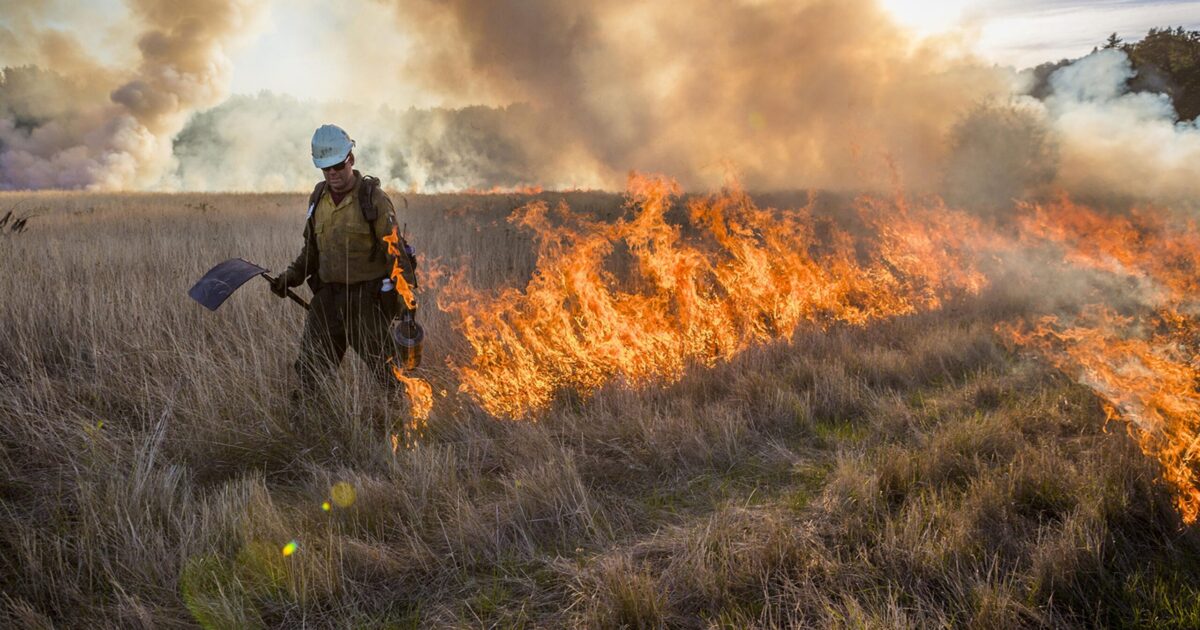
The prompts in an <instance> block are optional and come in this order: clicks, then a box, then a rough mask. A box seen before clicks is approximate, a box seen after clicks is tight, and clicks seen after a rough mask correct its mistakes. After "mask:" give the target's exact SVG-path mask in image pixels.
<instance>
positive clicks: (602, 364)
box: [439, 174, 985, 418]
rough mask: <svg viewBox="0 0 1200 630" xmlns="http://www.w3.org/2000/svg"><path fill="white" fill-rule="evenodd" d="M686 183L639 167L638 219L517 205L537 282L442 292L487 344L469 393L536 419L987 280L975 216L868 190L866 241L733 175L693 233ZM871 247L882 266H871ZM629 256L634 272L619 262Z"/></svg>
mask: <svg viewBox="0 0 1200 630" xmlns="http://www.w3.org/2000/svg"><path fill="white" fill-rule="evenodd" d="M679 194H680V191H679V187H678V185H677V184H676V183H675V182H673V181H671V180H668V179H663V178H656V177H643V176H640V175H637V174H631V175H630V178H629V186H628V192H627V199H628V201H627V208H628V210H629V211H630V214H631V217H630V218H628V219H622V220H619V221H617V222H615V223H611V224H610V223H602V222H597V221H592V220H589V219H588V218H586V217H584V216H582V215H579V214H575V213H573V212H572V211H571V210H570V208H568V207H567V206H566V205H565V204H560V205H559V207H558V208H557V209H555V210H554V211H553V212H552V211H551V210H550V208H549V207H548V205H547V204H546V203H545V202H543V201H534V202H532V203H530V204H528V205H526V206H525V207H523V208H521V209H520V210H518V211H517V212H515V213H514V214H513V216H512V217H510V219H509V220H510V222H512V223H515V224H517V225H519V226H521V227H524V228H526V229H529V230H531V231H532V232H533V235H534V239H535V243H536V245H537V249H538V259H537V263H536V269H535V271H534V274H533V278H532V280H531V281H530V283H529V285H528V286H527V287H525V289H523V290H519V289H515V288H507V289H503V290H501V291H499V292H498V293H495V294H487V293H485V292H483V291H480V290H477V289H475V288H473V287H471V286H470V285H469V284H468V283H467V282H466V279H465V278H466V276H465V273H463V272H461V271H460V273H459V274H458V275H457V276H456V277H454V278H452V279H451V280H450V282H449V285H448V286H447V287H446V288H445V289H444V291H443V293H442V296H441V298H440V302H439V306H440V307H441V308H442V309H443V310H444V311H446V312H448V313H450V314H451V315H453V316H454V317H455V320H456V326H457V327H458V328H459V329H460V330H461V331H462V332H463V334H464V335H465V337H466V339H467V341H468V342H469V343H470V345H471V348H472V349H473V354H474V356H473V357H472V358H471V361H470V362H469V363H462V364H457V363H456V364H452V367H453V368H454V370H455V372H456V373H457V374H458V376H459V379H460V383H461V385H460V390H461V391H463V392H465V393H466V394H468V395H469V396H471V397H472V398H474V399H475V400H476V401H478V402H479V404H480V405H481V406H483V407H484V409H486V410H487V411H488V412H490V413H492V414H494V415H498V416H508V417H514V418H519V417H528V416H529V415H530V414H532V413H534V412H536V411H537V410H540V409H542V408H544V407H545V406H546V405H548V404H549V402H550V401H551V400H552V398H553V397H554V394H555V392H556V391H558V390H559V389H561V388H570V389H574V390H577V391H580V392H583V393H585V394H586V393H587V392H592V391H594V390H596V389H597V388H598V387H600V386H601V385H603V384H605V383H607V382H609V381H611V380H613V379H614V378H620V379H624V380H625V381H626V382H629V383H631V384H641V383H646V382H650V381H667V382H670V381H672V380H675V379H678V378H679V377H680V376H681V375H682V373H683V371H684V370H685V369H686V367H687V366H688V365H689V364H692V363H698V364H701V365H713V364H714V363H715V362H717V361H721V360H726V359H729V358H730V357H732V356H734V355H735V354H737V353H738V352H740V351H742V350H744V349H746V348H747V347H749V346H751V345H753V344H756V343H762V342H765V341H769V340H772V339H787V338H790V337H791V336H792V334H793V332H794V330H795V329H796V327H797V326H798V325H800V324H802V323H810V324H815V325H818V326H828V325H831V324H834V323H837V322H844V323H849V324H855V325H861V324H864V323H867V322H869V321H872V320H876V319H879V318H883V317H891V316H896V315H902V314H906V313H912V312H915V311H918V310H925V309H931V308H937V307H938V306H940V305H941V303H942V301H943V300H944V299H946V298H947V297H949V296H951V295H954V294H958V293H971V292H977V291H978V290H979V289H980V288H981V287H982V286H983V285H984V284H985V279H984V277H983V275H982V274H981V273H980V272H978V271H977V270H976V269H975V267H974V265H973V263H972V262H971V257H970V256H969V255H967V251H966V250H967V243H966V241H965V238H966V237H965V236H964V237H956V236H953V235H969V234H975V233H978V229H977V228H976V226H975V221H974V220H973V219H971V218H970V217H968V216H966V215H964V214H962V213H957V212H953V211H950V210H947V209H946V208H945V207H943V206H940V205H939V206H937V207H935V208H934V209H933V210H932V211H926V210H915V209H912V208H910V207H909V206H908V205H907V204H906V203H904V202H903V201H901V202H899V203H895V204H888V203H884V202H881V201H876V200H869V199H862V200H860V202H859V204H858V208H859V212H860V214H861V218H862V219H863V221H864V222H865V223H867V224H869V225H871V226H873V227H875V228H876V229H877V232H878V234H879V237H878V238H877V240H876V241H873V242H869V243H867V242H863V241H861V240H856V239H855V238H853V237H852V236H851V235H850V234H849V233H847V232H845V231H843V230H840V229H838V228H836V227H834V226H832V225H831V224H830V225H827V224H825V223H819V224H818V223H816V222H814V220H813V217H812V209H813V202H811V201H810V203H809V205H808V206H806V207H804V208H801V209H798V210H791V211H782V212H781V211H778V210H774V209H761V208H759V207H757V206H756V205H755V204H754V203H753V201H752V200H751V199H750V197H749V196H748V195H746V194H745V193H744V192H742V191H741V190H740V189H739V188H737V187H736V186H731V187H730V188H728V189H727V190H725V191H723V192H722V193H720V194H717V195H713V196H710V197H706V198H697V199H692V200H690V201H689V202H688V203H687V204H686V206H687V213H688V216H689V217H690V226H691V227H693V228H695V230H694V231H695V232H697V234H696V235H694V236H687V237H685V236H684V232H683V228H682V227H681V226H677V225H673V224H672V223H670V222H669V221H668V220H667V218H666V214H667V212H668V211H669V210H670V209H671V207H672V201H673V200H674V199H675V198H676V197H678V196H679ZM930 225H933V226H935V227H936V228H937V229H939V230H941V233H940V234H937V235H935V234H933V233H931V232H930V231H929V229H930V228H929V226H930ZM817 228H828V229H827V230H824V233H823V234H817V233H816V232H815V231H814V230H815V229H817ZM947 235H951V236H947ZM863 247H867V248H870V249H873V254H874V255H873V256H871V257H870V258H872V259H873V260H874V262H872V263H869V264H864V263H860V262H859V258H860V255H859V254H860V251H859V250H860V249H861V248H863ZM622 252H628V255H627V256H626V258H627V260H626V261H624V262H626V263H627V266H628V267H630V271H629V274H628V275H630V276H632V280H631V281H630V282H627V283H622V282H619V281H618V274H616V273H615V272H614V271H613V268H614V266H615V265H620V264H622V259H621V257H620V256H619V253H622Z"/></svg>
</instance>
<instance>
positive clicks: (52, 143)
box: [0, 0, 261, 189]
mask: <svg viewBox="0 0 1200 630" xmlns="http://www.w3.org/2000/svg"><path fill="white" fill-rule="evenodd" d="M260 4H261V3H260V2H258V0H190V1H186V2H185V1H182V0H131V1H130V2H129V3H128V11H129V16H128V23H126V24H124V25H122V26H123V27H124V28H125V29H129V28H131V27H133V26H135V25H136V28H137V30H136V31H134V32H135V33H136V35H135V36H134V37H132V39H131V41H132V42H134V43H135V45H136V47H135V48H134V49H132V50H116V51H111V54H110V56H112V57H113V58H114V59H115V61H117V62H118V64H119V65H120V66H121V67H122V68H128V69H116V68H117V64H114V65H112V66H109V65H105V64H103V63H101V62H100V61H98V60H97V59H98V58H100V57H101V56H102V55H100V54H99V53H100V52H101V51H98V50H94V49H90V48H89V47H88V46H87V45H86V44H85V43H84V42H83V41H81V39H79V36H77V35H75V34H74V33H80V34H82V33H85V32H87V31H88V30H89V28H88V25H87V24H85V23H79V22H77V20H78V18H74V19H75V20H76V23H75V24H74V28H72V29H71V31H70V32H68V31H66V30H57V29H54V28H48V27H44V26H43V24H47V23H53V22H54V21H55V20H54V18H55V17H56V15H55V14H56V13H62V12H63V9H64V7H62V6H59V5H58V3H56V2H33V3H12V2H6V3H5V17H6V18H10V16H11V20H12V22H11V25H12V26H11V27H10V28H8V29H6V30H4V31H3V33H0V50H2V51H4V53H5V58H6V59H11V58H15V57H16V55H17V54H18V53H25V52H28V51H32V57H33V58H32V59H30V60H28V63H29V64H30V65H27V66H20V67H7V68H5V69H4V70H3V74H2V75H0V188H5V189H13V188H18V189H20V188H101V189H121V188H145V187H149V186H153V185H155V184H157V183H158V182H159V181H160V179H161V177H162V175H163V174H164V173H166V172H168V171H169V170H170V169H171V166H172V155H171V139H172V137H173V136H174V135H175V134H177V133H178V132H179V131H180V130H181V129H182V128H183V126H184V124H185V123H186V122H187V119H188V117H189V116H190V115H191V114H192V113H193V112H195V111H197V110H198V109H202V108H206V107H211V106H213V105H216V104H217V103H219V102H220V101H221V100H222V99H223V98H224V97H225V95H226V90H227V88H228V83H229V75H230V71H231V68H230V64H229V61H228V58H227V57H226V54H225V53H226V49H227V48H228V47H229V46H230V45H231V44H232V43H233V42H234V41H235V40H236V39H237V38H239V37H240V36H243V35H245V34H247V33H248V32H250V31H251V30H252V28H253V24H254V22H255V19H256V17H257V15H258V14H259V10H260V6H259V5H260ZM9 5H12V6H9ZM10 10H11V13H10V12H9V11H10ZM86 12H87V10H86V9H84V10H83V13H84V14H85V15H86ZM105 52H109V51H105Z"/></svg>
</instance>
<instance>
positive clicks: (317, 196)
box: [305, 180, 325, 232]
mask: <svg viewBox="0 0 1200 630" xmlns="http://www.w3.org/2000/svg"><path fill="white" fill-rule="evenodd" d="M324 194H325V180H321V181H319V182H317V185H316V187H315V188H313V191H312V194H311V195H309V196H308V217H306V218H305V222H306V223H305V228H307V229H308V230H309V231H310V232H311V231H312V224H313V214H314V213H315V212H316V211H317V203H319V202H320V201H321V195H324Z"/></svg>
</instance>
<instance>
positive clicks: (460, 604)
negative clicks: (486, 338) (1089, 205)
mask: <svg viewBox="0 0 1200 630" xmlns="http://www.w3.org/2000/svg"><path fill="white" fill-rule="evenodd" d="M408 201H409V206H408V208H407V209H404V207H403V203H399V202H398V205H400V206H401V216H402V220H403V221H407V223H408V228H409V232H410V233H411V234H412V237H413V238H412V241H413V242H414V244H415V245H416V246H417V247H418V248H420V249H421V251H422V252H423V254H424V255H425V256H426V257H427V258H440V259H441V260H442V261H443V262H445V263H449V262H450V261H453V260H455V259H457V258H458V257H459V256H462V255H464V254H469V255H471V256H472V258H473V265H472V273H473V274H474V276H475V277H474V280H475V281H476V282H478V283H481V284H492V285H498V284H502V283H514V282H521V281H522V280H523V279H524V278H525V277H526V276H527V274H528V273H529V270H530V268H531V266H532V262H533V261H532V259H531V254H530V251H529V247H528V242H527V239H526V237H525V236H523V235H521V234H519V233H517V232H515V231H513V230H512V229H511V228H510V227H509V226H507V224H505V223H504V221H503V218H504V216H505V215H506V214H507V212H508V211H510V210H511V209H512V208H514V207H516V206H517V205H519V204H520V203H521V202H522V199H520V198H518V197H515V196H491V197H464V196H422V197H414V198H411V199H409V200H408ZM570 201H571V203H572V205H573V206H574V207H576V208H583V209H587V210H589V211H591V212H594V213H596V214H598V215H601V216H613V215H615V213H616V212H617V207H618V203H617V201H618V200H617V198H616V197H614V196H610V195H601V194H584V193H580V194H574V195H571V199H570ZM17 202H21V203H24V204H26V205H29V206H33V205H36V206H39V207H45V208H46V209H47V210H46V212H45V213H44V214H42V215H41V216H39V217H38V219H37V221H36V222H31V223H30V225H29V228H28V229H27V231H26V232H25V233H23V234H19V235H15V236H14V237H13V238H0V295H2V296H3V299H0V331H2V333H0V508H2V509H0V586H2V588H0V591H2V594H0V625H11V626H14V627H147V628H150V627H153V628H161V627H175V626H195V625H201V626H205V627H212V628H235V627H237V628H240V627H262V626H269V627H297V626H301V625H304V626H308V627H393V628H395V627H416V626H422V627H424V626H429V627H445V626H451V627H480V626H483V627H522V626H524V627H561V626H583V627H612V628H617V627H630V628H656V627H683V628H693V627H695V628H701V627H730V628H742V627H793V626H796V625H809V626H818V627H820V626H833V627H880V628H894V627H931V626H935V627H936V626H956V627H957V626H970V627H998V628H999V627H1003V628H1008V627H1020V626H1031V627H1069V626H1078V627H1085V626H1093V625H1106V626H1124V625H1157V626H1175V627H1196V626H1197V625H1200V604H1198V603H1197V602H1200V568H1198V567H1200V544H1198V543H1200V541H1198V539H1197V536H1196V534H1195V532H1194V531H1190V530H1187V529H1184V528H1183V526H1182V524H1181V523H1180V522H1179V518H1178V516H1177V515H1176V514H1175V513H1174V512H1173V510H1172V508H1171V502H1170V498H1169V497H1168V496H1167V493H1166V490H1165V489H1164V488H1163V487H1161V485H1160V484H1158V483H1156V482H1155V481H1154V479H1155V475H1156V471H1155V468H1154V464H1153V463H1152V462H1150V461H1149V460H1147V459H1146V458H1145V457H1143V456H1142V455H1141V454H1140V453H1139V452H1138V451H1137V449H1136V447H1135V446H1133V445H1132V444H1131V443H1130V441H1129V440H1128V439H1127V438H1126V437H1125V435H1124V434H1123V432H1121V431H1110V432H1106V431H1105V430H1104V429H1105V423H1104V414H1103V411H1102V410H1101V408H1100V405H1099V403H1098V402H1097V401H1096V400H1095V399H1094V397H1093V396H1092V395H1091V394H1090V393H1089V392H1088V391H1087V390H1086V389H1085V388H1083V387H1080V386H1078V385H1076V384H1074V383H1072V382H1071V381H1069V380H1068V379H1066V378H1064V377H1063V376H1061V375H1058V374H1055V373H1053V372H1051V371H1050V370H1048V369H1047V368H1045V367H1044V366H1042V365H1040V364H1038V363H1036V362H1034V361H1032V360H1030V359H1027V358H1026V357H1023V356H1019V355H1014V354H1010V353H1009V352H1008V351H1006V350H1005V349H1004V348H1003V347H1001V346H1000V345H998V343H997V342H996V340H995V339H994V338H993V334H992V333H991V330H992V325H993V324H994V323H995V321H997V320H998V319H1000V318H1003V317H1007V316H1008V315H1010V314H1012V313H1017V312H1024V311H1027V310H1029V309H1031V308H1034V306H1033V304H1034V302H1033V300H1032V298H1030V297H1028V296H1029V295H1036V294H1037V292H1036V291H1030V292H1026V291H1017V290H1013V289H1011V288H1008V287H1004V288H1003V290H999V289H998V290H996V291H993V292H991V293H989V294H988V295H985V296H983V297H981V298H979V299H975V300H972V301H970V302H965V303H961V304H955V305H953V307H952V308H949V309H947V310H946V311H944V312H940V313H934V314H928V315H922V316H914V317H909V318H905V319H901V320H897V321H892V322H884V323H881V324H878V325H875V326H872V327H870V328H866V329H834V330H832V331H829V332H827V333H819V332H816V331H802V332H801V333H800V334H798V335H797V337H796V339H795V340H794V341H793V342H791V343H779V344H776V345H773V346H769V347H764V348H760V349H757V350H755V351H753V352H749V353H746V354H744V355H742V356H740V357H738V358H737V359H735V360H734V361H732V362H731V363H729V364H726V365H721V366H719V367H717V368H714V369H709V370H702V369H697V370H694V371H693V372H692V373H690V374H689V375H688V376H687V377H686V378H685V379H684V380H683V381H681V382H679V383H677V384H674V385H670V386H663V387H659V388H651V389H647V390H644V391H630V390H629V389H627V388H624V387H622V386H620V385H619V384H614V385H612V386H610V387H608V388H607V389H605V390H604V391H602V392H600V393H599V394H597V395H596V396H594V397H592V398H590V399H581V398H580V397H578V396H570V395H565V396H562V397H560V399H559V400H558V402H557V403H556V404H555V407H554V408H553V409H552V410H551V411H550V412H548V413H547V414H546V415H545V417H544V418H543V419H542V421H541V422H539V423H536V424H534V423H511V422H501V421H496V420H493V419H491V418H488V417H487V416H486V415H485V414H483V413H482V412H481V411H479V410H478V409H477V408H475V407H473V406H472V405H470V404H469V402H468V401H464V400H460V399H459V398H458V397H457V396H456V395H455V394H454V393H453V392H454V382H453V376H452V374H451V373H450V372H449V371H448V370H447V369H445V368H444V367H439V366H443V365H444V359H445V357H447V356H461V353H462V352H464V348H463V347H462V340H461V339H460V338H458V337H457V336H456V335H455V333H454V331H453V330H452V329H451V327H450V325H449V322H448V321H447V320H446V318H445V317H444V316H442V315H441V314H439V313H438V312H436V309H433V308H429V309H426V311H425V312H424V313H423V314H422V322H423V323H424V324H425V325H426V327H427V331H428V348H427V350H426V361H427V365H429V366H430V367H429V368H428V369H427V371H426V375H427V376H428V377H429V378H430V380H431V381H432V382H433V383H434V384H435V389H446V390H447V391H448V392H449V393H448V395H447V396H445V397H438V399H437V401H436V405H435V409H434V415H433V417H432V419H431V423H430V432H429V435H428V436H427V438H426V440H425V441H424V442H423V443H422V445H421V446H420V447H419V448H418V449H416V450H413V451H408V452H401V453H400V454H399V455H398V456H393V454H392V452H391V449H390V445H389V444H388V441H387V439H386V437H385V431H386V429H387V427H388V426H390V425H391V423H393V422H394V421H396V419H397V418H399V417H401V416H402V414H403V413H404V409H403V405H398V404H396V403H395V402H394V401H389V399H388V397H387V394H386V393H384V392H382V391H380V390H378V389H377V388H376V386H375V385H374V384H373V383H372V382H371V380H370V378H369V377H368V375H367V374H366V373H365V370H363V369H362V366H361V365H360V364H359V363H358V362H357V360H355V359H349V360H348V361H347V362H346V363H345V365H344V369H343V371H342V373H341V374H340V376H339V378H338V379H337V381H336V382H335V383H332V384H331V387H330V391H331V393H332V396H331V398H332V400H331V401H330V403H329V405H327V406H325V407H321V408H320V410H319V411H318V412H314V413H312V414H310V415H309V416H307V417H306V418H305V419H304V420H305V421H304V422H302V423H301V425H300V427H299V428H293V427H292V425H291V424H290V422H289V412H288V401H287V392H288V388H289V386H290V378H291V372H290V362H291V360H292V359H293V356H294V354H295V351H296V342H297V339H298V336H299V331H300V325H301V322H302V313H301V312H300V310H299V309H297V308H295V306H294V305H291V304H290V303H288V302H286V301H280V300H276V299H275V298H273V297H271V296H270V295H269V294H268V293H267V291H266V290H265V289H266V285H265V283H262V282H257V283H256V284H251V285H249V286H248V287H246V288H245V289H243V290H242V291H240V292H239V293H238V294H237V295H235V296H234V297H233V298H232V299H231V300H230V301H229V302H228V303H227V304H226V305H225V306H224V307H223V308H222V309H221V311H220V312H218V313H216V314H212V313H208V312H207V311H205V310H203V309H201V308H200V307H199V306H197V305H196V304H194V303H192V302H191V301H190V300H188V299H187V297H186V295H185V294H186V290H187V288H188V287H189V286H190V284H191V283H192V282H193V281H194V280H195V279H196V278H198V277H199V276H200V275H201V274H202V273H203V272H204V271H205V270H207V268H208V267H209V266H211V265H212V264H214V263H216V262H218V261H220V260H223V259H224V258H227V257H232V256H245V257H247V258H249V259H251V260H255V261H257V262H260V263H263V264H266V265H268V266H274V267H280V266H282V265H283V264H284V263H285V262H286V261H287V260H289V259H290V258H291V256H292V255H293V254H294V252H295V249H296V248H297V247H298V246H299V242H300V239H299V231H300V227H301V224H302V221H303V216H302V212H301V210H300V207H301V205H302V196H300V195H292V196H288V195H209V196H203V195H88V194H38V195H15V194H7V195H0V210H2V209H3V208H6V207H10V206H12V205H13V204H15V203H17ZM433 293H435V291H430V292H428V293H427V294H426V296H425V303H426V304H432V303H433V298H434V297H435V296H434V295H432V294H433ZM337 482H348V483H349V484H350V485H351V486H352V487H353V488H354V490H355V500H354V503H353V505H350V506H349V507H345V508H339V507H334V508H333V509H332V510H331V511H329V512H325V511H323V510H322V509H321V503H322V502H323V501H326V500H329V498H330V489H331V486H332V485H333V484H334V483H337ZM293 539H294V540H296V541H297V542H298V544H299V550H298V551H297V552H296V553H295V554H293V555H291V556H288V557H284V556H283V555H282V554H281V552H280V550H281V548H282V547H283V546H284V544H286V543H287V542H288V541H290V540H293Z"/></svg>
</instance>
